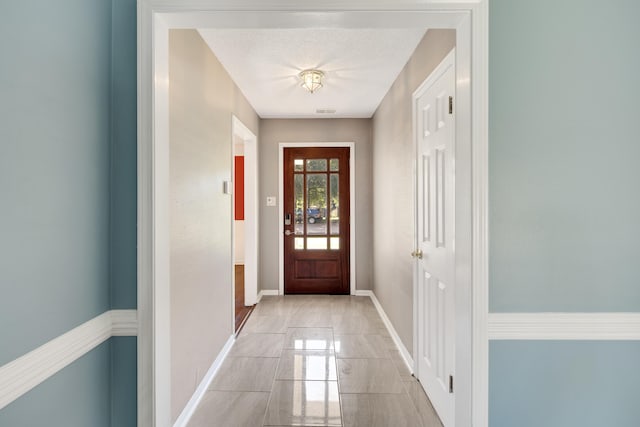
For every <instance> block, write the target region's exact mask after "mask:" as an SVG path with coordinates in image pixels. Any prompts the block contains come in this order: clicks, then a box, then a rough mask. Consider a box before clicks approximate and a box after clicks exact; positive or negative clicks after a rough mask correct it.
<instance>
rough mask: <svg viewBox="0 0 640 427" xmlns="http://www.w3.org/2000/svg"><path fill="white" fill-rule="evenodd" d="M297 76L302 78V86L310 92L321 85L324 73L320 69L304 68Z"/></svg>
mask: <svg viewBox="0 0 640 427" xmlns="http://www.w3.org/2000/svg"><path fill="white" fill-rule="evenodd" d="M298 76H299V77H300V80H302V87H303V88H305V89H306V90H308V91H309V92H311V93H314V92H315V91H317V90H318V89H320V88H321V87H322V79H323V78H324V73H323V72H322V71H320V70H304V71H303V72H301V73H300V74H298Z"/></svg>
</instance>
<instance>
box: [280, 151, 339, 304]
mask: <svg viewBox="0 0 640 427" xmlns="http://www.w3.org/2000/svg"><path fill="white" fill-rule="evenodd" d="M283 166H284V176H283V181H284V201H283V203H284V218H282V220H283V221H284V236H283V239H284V291H285V293H286V294H349V288H350V286H349V243H350V242H349V148H347V147H344V148H342V147H341V148H330V147H326V148H325V147H295V148H285V149H284V162H283Z"/></svg>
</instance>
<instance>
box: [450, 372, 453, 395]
mask: <svg viewBox="0 0 640 427" xmlns="http://www.w3.org/2000/svg"><path fill="white" fill-rule="evenodd" d="M449 393H453V375H449Z"/></svg>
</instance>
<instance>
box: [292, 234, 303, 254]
mask: <svg viewBox="0 0 640 427" xmlns="http://www.w3.org/2000/svg"><path fill="white" fill-rule="evenodd" d="M293 242H294V243H293V247H294V248H295V250H297V251H299V250H301V249H304V237H294V241H293Z"/></svg>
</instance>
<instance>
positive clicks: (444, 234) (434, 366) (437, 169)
mask: <svg viewBox="0 0 640 427" xmlns="http://www.w3.org/2000/svg"><path fill="white" fill-rule="evenodd" d="M454 58H455V53H454V52H452V53H451V54H449V55H448V56H447V57H446V58H445V59H444V61H443V62H442V63H441V64H440V65H439V66H438V68H437V69H436V70H435V71H434V72H433V73H432V74H431V75H430V76H429V78H427V80H426V81H425V83H424V84H423V85H422V86H421V87H420V89H418V91H417V92H416V94H415V96H414V99H415V101H414V102H415V105H414V113H415V122H414V125H415V126H416V129H415V131H416V138H417V144H416V146H417V153H416V154H417V163H418V164H417V168H416V171H417V186H416V189H417V191H416V195H417V200H416V207H417V217H416V219H417V228H416V231H417V247H418V251H417V252H415V253H414V256H415V257H416V259H417V273H416V280H417V287H418V351H419V354H418V366H417V368H418V379H419V380H420V383H421V384H422V386H423V387H424V389H425V391H426V392H427V395H428V396H429V398H430V399H431V402H432V403H433V406H434V408H435V409H436V411H437V413H438V415H439V416H440V419H441V420H442V422H443V424H444V426H445V427H453V425H454V396H453V387H452V386H453V375H454V361H455V355H454V351H455V348H454V343H455V324H454V322H455V304H454V292H455V257H454V255H455V253H454V251H455V247H454V242H455V229H454V225H455V206H454V200H455V197H454V196H455V170H454V167H455V159H454V154H455V136H454V129H455V126H454V115H453V101H454V99H453V96H454V91H455V64H454Z"/></svg>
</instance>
